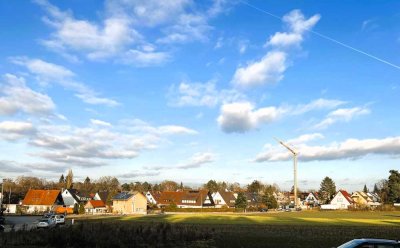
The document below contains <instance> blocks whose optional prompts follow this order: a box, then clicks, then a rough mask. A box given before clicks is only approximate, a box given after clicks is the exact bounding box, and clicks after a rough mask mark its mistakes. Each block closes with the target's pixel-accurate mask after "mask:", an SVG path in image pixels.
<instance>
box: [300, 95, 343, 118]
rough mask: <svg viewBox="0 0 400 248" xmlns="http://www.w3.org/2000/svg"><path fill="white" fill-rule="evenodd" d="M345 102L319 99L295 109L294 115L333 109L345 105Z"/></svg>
mask: <svg viewBox="0 0 400 248" xmlns="http://www.w3.org/2000/svg"><path fill="white" fill-rule="evenodd" d="M345 103H346V102H345V101H341V100H336V99H324V98H319V99H316V100H314V101H312V102H310V103H308V104H303V105H298V106H296V107H295V108H294V109H293V113H294V114H304V113H307V112H310V111H313V110H323V109H333V108H336V107H338V106H340V105H343V104H345Z"/></svg>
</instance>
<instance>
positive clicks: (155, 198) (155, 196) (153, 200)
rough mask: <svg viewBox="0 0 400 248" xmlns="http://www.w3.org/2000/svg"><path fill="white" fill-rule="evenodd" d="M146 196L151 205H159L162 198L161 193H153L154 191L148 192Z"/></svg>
mask: <svg viewBox="0 0 400 248" xmlns="http://www.w3.org/2000/svg"><path fill="white" fill-rule="evenodd" d="M145 196H146V198H147V202H148V203H149V204H155V205H157V204H158V202H159V199H160V196H161V192H152V191H147V192H146V193H145Z"/></svg>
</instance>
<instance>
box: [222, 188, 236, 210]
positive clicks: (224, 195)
mask: <svg viewBox="0 0 400 248" xmlns="http://www.w3.org/2000/svg"><path fill="white" fill-rule="evenodd" d="M218 193H219V194H220V195H221V197H222V199H224V201H225V203H226V205H228V206H230V207H233V206H235V201H236V198H235V195H234V194H233V192H231V191H222V190H221V191H218ZM231 201H233V202H231Z"/></svg>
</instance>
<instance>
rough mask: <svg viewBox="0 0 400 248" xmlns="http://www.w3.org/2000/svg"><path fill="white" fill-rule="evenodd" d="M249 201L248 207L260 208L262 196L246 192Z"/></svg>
mask: <svg viewBox="0 0 400 248" xmlns="http://www.w3.org/2000/svg"><path fill="white" fill-rule="evenodd" d="M244 195H245V196H246V200H247V207H258V204H259V202H260V200H261V199H260V197H261V196H260V195H259V194H258V193H252V192H244Z"/></svg>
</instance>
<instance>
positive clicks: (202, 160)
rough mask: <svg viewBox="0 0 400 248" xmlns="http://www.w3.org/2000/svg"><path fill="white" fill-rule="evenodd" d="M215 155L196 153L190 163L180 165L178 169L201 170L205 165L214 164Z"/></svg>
mask: <svg viewBox="0 0 400 248" xmlns="http://www.w3.org/2000/svg"><path fill="white" fill-rule="evenodd" d="M214 160H215V154H213V153H209V152H205V153H196V154H194V155H193V156H192V157H191V158H190V159H189V161H188V162H186V163H184V164H181V165H178V166H177V168H178V169H192V168H199V167H201V166H202V165H203V164H207V163H211V162H214Z"/></svg>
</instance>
